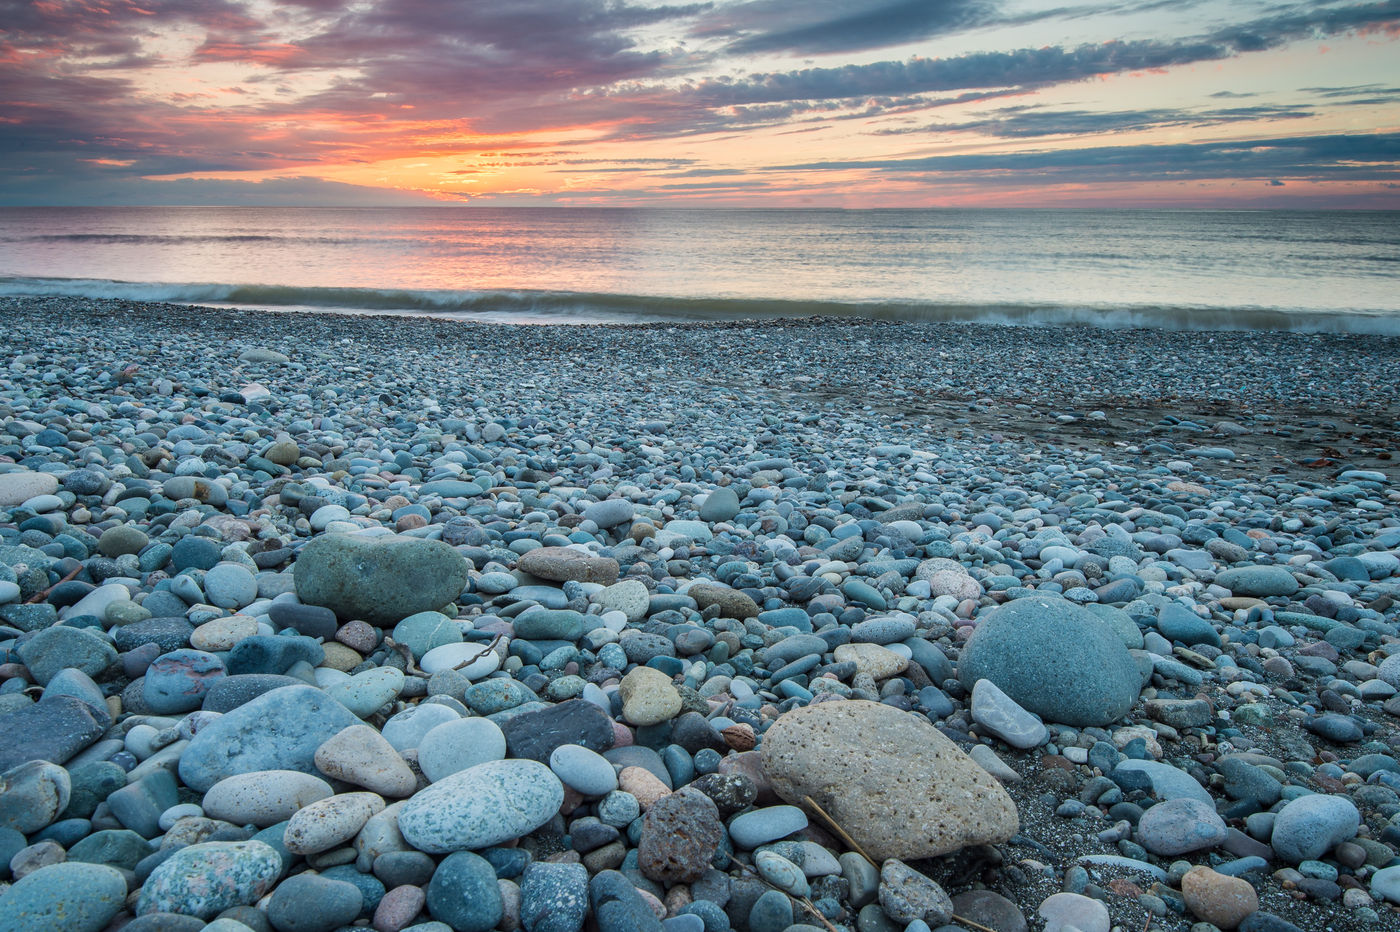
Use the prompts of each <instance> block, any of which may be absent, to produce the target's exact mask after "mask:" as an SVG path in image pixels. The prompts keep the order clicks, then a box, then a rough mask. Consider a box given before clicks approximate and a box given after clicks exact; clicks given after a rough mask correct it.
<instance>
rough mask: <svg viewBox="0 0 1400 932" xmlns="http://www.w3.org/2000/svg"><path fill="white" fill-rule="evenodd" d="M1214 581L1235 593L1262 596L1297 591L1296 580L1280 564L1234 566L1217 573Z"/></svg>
mask: <svg viewBox="0 0 1400 932" xmlns="http://www.w3.org/2000/svg"><path fill="white" fill-rule="evenodd" d="M1215 583H1216V585H1218V586H1224V587H1225V588H1226V589H1229V590H1230V591H1231V592H1233V593H1234V594H1235V595H1248V596H1256V597H1264V596H1271V595H1292V594H1293V593H1295V592H1297V591H1298V580H1297V579H1295V578H1294V577H1293V574H1292V573H1290V572H1289V571H1288V569H1287V568H1286V567H1282V566H1236V567H1233V568H1231V569H1228V570H1221V571H1220V572H1219V573H1217V574H1216V576H1215Z"/></svg>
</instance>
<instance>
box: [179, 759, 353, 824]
mask: <svg viewBox="0 0 1400 932" xmlns="http://www.w3.org/2000/svg"><path fill="white" fill-rule="evenodd" d="M333 794H334V791H333V790H332V789H331V786H330V784H329V783H327V782H326V781H325V780H322V779H321V778H320V777H316V776H312V775H311V774H307V773H299V772H297V771H295V770H261V771H257V772H254V773H244V774H238V775H236V776H232V777H227V778H225V779H223V780H220V781H219V782H218V783H216V784H214V785H213V786H211V787H210V788H209V791H208V792H206V793H205V794H204V799H203V801H202V802H201V803H200V805H201V807H202V808H203V809H204V813H205V815H207V816H209V817H210V818H212V819H222V820H223V821H225V822H232V823H233V824H235V825H247V824H249V823H251V824H253V825H257V826H259V827H261V828H266V827H267V826H269V825H276V824H277V823H278V822H283V821H285V820H287V819H289V818H291V817H292V814H293V813H295V812H296V811H297V810H298V809H300V808H302V807H303V806H309V805H311V804H312V803H314V802H316V801H317V800H319V799H325V798H327V797H329V796H331V795H333Z"/></svg>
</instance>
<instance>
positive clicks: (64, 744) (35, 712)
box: [0, 696, 110, 771]
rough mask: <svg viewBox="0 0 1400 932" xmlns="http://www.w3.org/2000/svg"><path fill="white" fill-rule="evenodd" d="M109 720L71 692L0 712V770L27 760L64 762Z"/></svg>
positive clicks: (94, 736) (102, 729)
mask: <svg viewBox="0 0 1400 932" xmlns="http://www.w3.org/2000/svg"><path fill="white" fill-rule="evenodd" d="M109 721H110V719H108V718H107V717H105V716H104V717H103V718H101V719H99V718H98V717H97V715H96V713H94V712H93V710H92V707H91V706H89V705H88V704H87V703H85V702H83V701H82V700H81V699H78V698H76V697H74V696H54V697H53V698H52V699H48V700H45V701H43V702H36V703H34V704H33V705H28V706H25V707H24V708H21V709H16V710H15V711H13V712H6V713H4V714H0V771H4V770H9V769H10V768H12V767H17V766H18V765H20V764H22V763H24V762H25V761H31V760H46V761H49V762H51V763H55V764H66V763H68V761H69V760H71V759H72V758H73V756H74V755H75V754H77V753H78V752H79V751H81V750H83V749H84V748H86V747H87V746H88V745H90V744H92V743H93V742H94V741H96V740H97V739H98V738H100V737H102V733H103V732H105V731H106V730H107V723H108V722H109Z"/></svg>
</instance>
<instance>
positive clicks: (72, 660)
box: [19, 625, 117, 686]
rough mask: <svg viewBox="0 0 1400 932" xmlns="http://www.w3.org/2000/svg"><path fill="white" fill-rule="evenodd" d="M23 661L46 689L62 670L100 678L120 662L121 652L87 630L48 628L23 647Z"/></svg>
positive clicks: (21, 655) (21, 653) (20, 651)
mask: <svg viewBox="0 0 1400 932" xmlns="http://www.w3.org/2000/svg"><path fill="white" fill-rule="evenodd" d="M19 657H20V660H22V661H24V665H25V666H26V667H27V668H28V669H29V673H30V675H31V676H33V677H34V682H36V683H38V684H39V685H40V686H46V685H48V682H49V680H51V679H53V678H54V677H55V676H56V675H58V672H59V671H60V670H65V669H68V668H69V667H72V668H73V669H75V670H81V671H83V672H84V673H86V674H87V675H88V676H90V677H92V678H94V679H96V678H98V677H99V676H100V675H101V674H102V672H103V671H104V670H106V669H107V668H108V667H110V666H111V665H112V664H114V663H116V662H117V650H116V648H115V647H113V646H112V644H111V643H110V642H109V641H107V639H106V638H104V637H102V636H101V635H100V634H95V633H93V632H92V631H90V630H88V629H87V628H70V627H67V626H64V625H58V626H55V627H52V628H45V629H44V630H42V631H40V632H38V633H36V634H35V635H34V636H33V637H31V638H29V640H27V641H25V642H24V643H23V644H21V645H20V646H19Z"/></svg>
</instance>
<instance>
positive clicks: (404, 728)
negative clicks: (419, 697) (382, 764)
mask: <svg viewBox="0 0 1400 932" xmlns="http://www.w3.org/2000/svg"><path fill="white" fill-rule="evenodd" d="M457 721H461V716H459V715H458V714H457V713H456V712H454V711H453V710H452V709H450V708H448V707H447V706H445V705H441V704H439V703H436V702H420V703H419V704H418V705H415V706H409V707H408V708H407V709H404V710H403V711H402V712H400V713H399V714H398V715H395V716H394V717H393V718H391V719H389V720H388V721H387V722H385V723H384V727H383V728H382V729H381V730H380V731H381V733H382V734H383V735H384V740H385V741H388V742H389V744H390V745H391V746H392V747H394V748H395V749H396V750H399V751H407V750H409V749H410V748H416V747H418V746H420V745H421V744H422V743H423V739H424V738H425V737H427V735H428V733H429V732H430V731H432V730H433V729H434V728H436V727H438V726H439V725H442V724H445V723H448V722H457Z"/></svg>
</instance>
